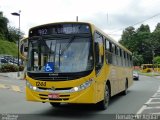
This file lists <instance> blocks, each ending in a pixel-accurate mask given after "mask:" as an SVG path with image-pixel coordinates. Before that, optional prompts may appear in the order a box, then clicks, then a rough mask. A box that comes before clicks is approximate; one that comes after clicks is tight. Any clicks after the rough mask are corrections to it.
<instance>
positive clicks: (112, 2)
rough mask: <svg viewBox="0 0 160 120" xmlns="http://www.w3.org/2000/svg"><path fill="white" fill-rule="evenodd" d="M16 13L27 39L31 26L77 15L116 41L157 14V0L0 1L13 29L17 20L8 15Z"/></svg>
mask: <svg viewBox="0 0 160 120" xmlns="http://www.w3.org/2000/svg"><path fill="white" fill-rule="evenodd" d="M19 10H21V30H22V31H23V32H24V33H25V34H26V36H27V34H28V30H29V28H31V27H34V26H37V25H40V24H46V23H52V22H62V21H76V16H78V17H79V21H84V22H92V23H93V24H95V25H96V26H97V27H99V28H100V29H102V30H103V31H105V32H106V33H108V34H110V36H111V37H113V38H114V39H115V40H117V41H118V40H119V39H120V37H121V34H122V30H123V29H124V28H126V27H128V26H130V25H133V24H135V23H137V22H140V21H143V20H145V19H148V18H150V17H152V16H154V15H157V14H159V13H160V0H0V11H3V13H4V16H5V17H7V18H8V19H9V21H10V25H11V26H15V27H16V28H18V17H16V16H12V15H11V13H12V12H18V11H19ZM158 22H160V15H158V16H156V17H154V18H152V19H149V20H147V21H145V22H143V24H148V25H149V26H150V28H151V30H153V29H155V26H156V24H157V23H158ZM141 24H142V23H141ZM141 24H138V25H136V26H134V27H135V28H137V27H139V26H140V25H141Z"/></svg>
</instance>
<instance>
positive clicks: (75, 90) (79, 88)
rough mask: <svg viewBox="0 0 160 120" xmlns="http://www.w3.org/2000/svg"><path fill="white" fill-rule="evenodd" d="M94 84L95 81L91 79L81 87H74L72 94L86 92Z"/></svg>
mask: <svg viewBox="0 0 160 120" xmlns="http://www.w3.org/2000/svg"><path fill="white" fill-rule="evenodd" d="M92 82H93V79H90V80H88V81H86V82H85V83H83V84H81V85H80V86H77V87H73V88H72V89H71V92H77V91H81V90H84V89H86V88H88V87H89V86H90V85H91V83H92Z"/></svg>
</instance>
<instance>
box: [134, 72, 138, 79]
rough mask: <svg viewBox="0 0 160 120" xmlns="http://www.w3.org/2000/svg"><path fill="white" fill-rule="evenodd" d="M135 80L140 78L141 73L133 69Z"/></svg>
mask: <svg viewBox="0 0 160 120" xmlns="http://www.w3.org/2000/svg"><path fill="white" fill-rule="evenodd" d="M133 80H139V74H138V72H136V71H133Z"/></svg>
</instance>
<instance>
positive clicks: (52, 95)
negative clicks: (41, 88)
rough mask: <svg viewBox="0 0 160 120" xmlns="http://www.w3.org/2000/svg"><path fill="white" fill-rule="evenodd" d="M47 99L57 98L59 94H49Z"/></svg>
mask: <svg viewBox="0 0 160 120" xmlns="http://www.w3.org/2000/svg"><path fill="white" fill-rule="evenodd" d="M48 98H59V94H56V93H54V94H49V95H48Z"/></svg>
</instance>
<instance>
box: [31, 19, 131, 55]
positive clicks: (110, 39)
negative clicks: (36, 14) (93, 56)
mask: <svg viewBox="0 0 160 120" xmlns="http://www.w3.org/2000/svg"><path fill="white" fill-rule="evenodd" d="M65 23H68V24H69V23H70V24H71V23H75V24H88V25H90V26H91V29H92V31H93V32H94V31H95V30H97V31H98V32H100V33H101V34H102V35H103V36H105V37H106V38H107V40H109V41H110V42H112V43H114V44H115V45H117V46H119V47H120V48H121V49H123V50H125V51H126V52H127V53H129V54H132V52H130V51H129V50H128V49H127V48H126V47H124V46H122V45H121V44H120V43H118V42H117V41H115V40H114V39H113V38H111V37H110V36H109V35H107V33H105V32H103V31H102V30H100V29H99V28H98V27H96V26H95V25H94V24H92V23H88V22H55V23H48V24H42V25H38V26H35V27H32V28H30V29H29V31H30V30H32V29H35V28H38V27H42V26H49V25H54V24H65Z"/></svg>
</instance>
